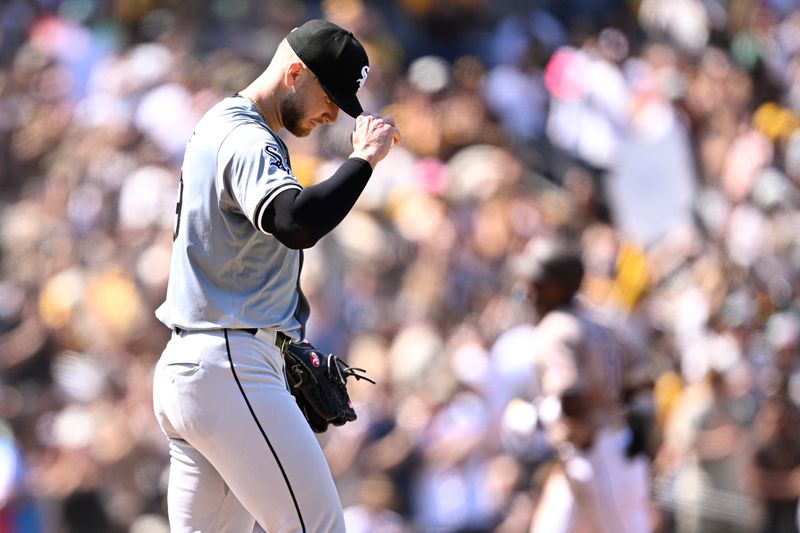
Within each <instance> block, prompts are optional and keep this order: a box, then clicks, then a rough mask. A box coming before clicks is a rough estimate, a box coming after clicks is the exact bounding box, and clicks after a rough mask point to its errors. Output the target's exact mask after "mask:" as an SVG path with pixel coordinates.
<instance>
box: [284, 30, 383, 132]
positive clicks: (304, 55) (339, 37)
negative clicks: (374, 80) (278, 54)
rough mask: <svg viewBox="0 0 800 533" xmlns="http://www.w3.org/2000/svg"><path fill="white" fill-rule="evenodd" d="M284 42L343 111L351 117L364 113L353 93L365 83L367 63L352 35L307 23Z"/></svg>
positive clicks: (362, 49) (362, 48)
mask: <svg viewBox="0 0 800 533" xmlns="http://www.w3.org/2000/svg"><path fill="white" fill-rule="evenodd" d="M286 40H287V41H289V46H291V47H292V50H294V53H295V54H297V57H299V58H300V59H301V60H302V61H303V63H305V65H306V66H307V67H308V68H309V69H311V72H313V73H314V75H315V76H316V77H317V79H319V83H320V85H322V88H323V89H324V90H325V92H326V93H327V94H328V96H329V97H330V99H331V100H333V101H334V102H335V103H336V105H338V106H339V108H340V109H341V110H342V111H344V112H345V113H347V114H348V115H350V116H351V117H357V116H358V115H360V114H361V113H362V112H363V108H362V107H361V103H359V101H358V98H357V97H356V92H357V91H358V90H359V89H360V88H361V86H362V85H364V82H365V81H367V73H368V72H369V59H368V58H367V52H366V51H365V50H364V47H363V46H361V43H359V42H358V40H357V39H356V38H355V37H354V36H353V34H352V33H350V32H349V31H347V30H345V29H344V28H340V27H339V26H337V25H336V24H334V23H333V22H329V21H327V20H310V21H308V22H306V23H305V24H303V25H302V26H300V27H299V28H295V29H293V30H292V31H291V32H290V33H289V35H288V36H287V37H286Z"/></svg>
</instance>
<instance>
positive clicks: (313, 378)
mask: <svg viewBox="0 0 800 533" xmlns="http://www.w3.org/2000/svg"><path fill="white" fill-rule="evenodd" d="M283 357H284V359H285V360H286V375H287V377H288V379H289V389H290V391H291V393H292V395H293V396H294V397H295V399H296V400H297V404H298V405H299V406H300V410H301V411H302V412H303V415H305V417H306V420H308V424H309V425H310V426H311V429H312V430H314V432H316V433H324V432H325V431H326V430H327V429H328V425H330V424H333V425H334V426H341V425H343V424H345V423H347V422H352V421H353V420H355V419H356V412H355V410H354V409H353V404H352V402H351V401H350V396H349V395H348V394H347V378H348V377H351V376H352V377H354V378H356V379H358V380H361V379H364V380H366V381H369V382H370V383H373V384H374V383H375V382H374V381H373V380H371V379H370V378H368V377H366V376H365V375H363V372H365V370H364V369H363V368H353V367H350V366H348V365H347V364H346V363H345V362H344V361H342V360H341V359H339V358H338V357H336V356H335V355H333V354H328V355H323V354H322V352H320V351H319V350H317V349H316V348H314V346H312V345H311V343H310V342H308V341H307V340H303V341H301V342H287V343H286V344H285V345H284V347H283Z"/></svg>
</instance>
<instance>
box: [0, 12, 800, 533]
mask: <svg viewBox="0 0 800 533" xmlns="http://www.w3.org/2000/svg"><path fill="white" fill-rule="evenodd" d="M317 17H324V18H328V19H331V20H333V21H335V22H337V23H339V24H341V25H342V26H344V27H347V28H349V29H351V30H352V31H353V32H354V33H355V34H356V35H357V36H358V38H359V39H360V40H361V41H362V42H363V43H364V44H365V47H366V48H367V51H368V53H369V56H370V63H371V70H370V76H369V82H368V83H367V84H366V85H365V86H364V88H363V90H362V91H361V92H360V93H359V95H360V99H361V101H362V103H364V107H365V108H366V109H367V110H375V111H379V112H381V113H385V114H388V115H391V116H393V117H394V118H395V120H396V122H397V125H398V126H399V128H400V130H401V131H402V132H403V137H404V140H403V143H402V144H400V145H398V146H397V147H395V148H394V149H393V151H392V152H391V154H390V155H389V157H388V158H387V162H385V163H383V164H382V165H380V166H379V167H378V168H377V170H376V172H375V174H374V175H373V177H372V178H371V180H370V183H369V185H368V186H367V189H366V190H365V192H364V194H363V195H362V197H361V199H360V200H359V202H358V204H357V205H356V208H355V209H354V210H353V212H351V213H350V215H348V217H347V218H346V219H345V221H344V222H343V223H342V224H341V225H340V227H338V228H337V229H336V230H335V231H334V232H333V233H331V234H330V235H329V236H327V237H326V238H325V239H323V240H322V241H321V242H320V243H319V244H318V245H317V246H316V247H315V248H313V249H311V250H309V251H308V253H307V256H306V257H307V260H306V264H305V266H304V270H303V278H302V283H303V287H304V290H305V293H306V294H307V296H308V297H309V300H310V302H311V308H312V315H311V320H310V323H309V326H308V336H309V338H310V339H312V341H313V342H314V344H316V345H317V346H321V347H325V348H326V349H328V350H330V351H333V352H336V353H338V354H341V355H342V356H343V357H344V358H345V359H346V360H347V361H348V362H349V363H350V364H351V365H354V366H359V367H363V368H366V369H367V370H368V372H369V375H370V376H371V377H373V378H374V379H376V381H377V382H378V384H377V385H375V386H372V385H369V384H362V383H355V384H353V385H351V393H352V396H353V399H354V401H355V403H356V408H357V412H358V413H359V419H358V421H356V422H355V423H352V424H348V425H347V426H344V427H342V428H338V429H336V430H334V431H333V433H332V435H330V438H329V440H328V442H327V444H326V445H325V452H326V455H327V457H328V459H329V462H330V465H331V468H332V471H333V473H334V477H335V479H336V481H337V486H338V487H339V489H340V494H341V497H342V502H343V504H344V506H345V508H346V511H345V514H346V519H347V523H348V530H349V531H351V532H355V533H359V532H368V531H373V532H378V531H379V532H387V533H392V532H412V531H419V532H442V533H445V532H447V533H450V532H452V533H456V532H459V533H467V532H476V533H477V532H490V531H494V532H498V533H514V532H525V531H528V529H529V527H530V524H531V517H532V516H533V513H534V509H535V508H536V505H537V503H538V501H539V495H540V491H541V487H542V482H543V479H544V477H545V475H546V471H547V469H548V468H549V465H551V463H552V461H553V453H552V449H551V447H550V446H549V444H548V442H547V440H546V439H545V438H544V437H543V434H542V432H541V430H540V424H539V423H538V422H537V420H538V419H539V418H540V417H541V416H543V413H541V412H539V410H537V405H536V403H535V402H533V400H534V398H532V397H531V396H532V394H533V392H532V388H531V387H530V386H529V385H530V384H529V383H527V381H526V380H528V379H527V378H530V379H529V380H528V381H530V380H532V379H533V377H531V372H532V371H531V369H530V368H529V366H528V364H527V363H528V362H529V359H530V357H529V356H530V354H526V353H524V347H523V349H522V350H508V349H507V348H505V347H504V346H505V345H503V344H502V343H497V342H496V341H497V339H498V338H499V337H500V336H501V335H502V334H503V333H504V332H507V331H508V330H510V329H511V328H512V327H514V326H515V325H517V324H520V323H524V322H532V321H533V320H534V319H535V317H534V316H533V310H532V306H531V304H530V302H529V301H528V300H527V298H526V297H525V296H524V294H523V293H522V292H521V291H520V290H519V280H518V279H515V277H514V276H513V275H512V269H511V268H510V267H511V265H512V263H513V261H514V258H516V257H517V256H519V254H520V253H521V252H522V251H523V250H524V248H525V246H526V244H527V243H528V242H529V241H530V240H531V239H532V238H537V237H547V236H555V235H558V236H561V237H565V238H568V239H570V240H572V241H573V242H575V243H579V244H580V246H581V251H582V254H583V259H584V263H585V267H586V276H585V280H584V284H583V286H582V288H581V292H580V298H581V301H582V302H583V303H585V305H587V306H590V307H592V308H594V309H596V310H598V312H600V313H603V314H604V315H606V316H608V317H610V318H611V320H613V323H614V324H615V326H616V327H617V328H618V329H619V330H620V331H621V332H622V333H623V334H624V335H625V336H626V337H627V338H629V339H631V341H632V342H634V343H636V345H637V346H639V347H640V348H641V351H642V353H643V354H644V356H643V357H644V361H643V362H644V368H645V371H646V375H647V378H648V382H649V383H650V384H651V385H652V393H651V397H652V410H651V411H652V416H651V417H649V418H648V419H647V423H646V433H647V435H648V438H647V445H646V446H645V450H644V452H643V453H646V454H647V456H648V457H649V461H650V481H651V487H650V489H649V494H648V498H649V500H650V502H651V509H650V515H651V521H652V529H653V530H654V531H662V532H672V531H675V532H681V533H683V532H714V531H727V532H730V531H743V532H744V531H753V532H758V531H764V532H767V531H769V532H784V531H785V532H789V531H797V525H796V524H797V520H796V516H797V502H798V496H800V468H799V467H800V358H799V357H798V350H800V346H799V345H798V343H799V342H800V307H798V304H797V302H796V298H797V296H798V292H799V291H800V194H799V193H800V189H798V187H800V1H798V0H669V1H666V0H627V1H626V0H540V1H514V0H492V1H489V0H446V1H435V2H434V1H431V0H395V1H390V0H383V1H375V2H372V1H370V2H366V1H362V0H325V1H322V2H303V1H299V0H270V1H257V0H213V1H208V2H206V1H200V0H190V1H184V2H175V1H170V0H113V1H111V0H109V1H100V0H5V1H4V2H2V3H0V532H2V533H5V532H14V533H16V532H20V533H37V532H58V533H61V532H64V533H73V532H74V533H78V532H80V533H94V532H97V533H115V532H131V533H162V532H166V531H168V526H167V523H166V519H165V517H166V514H165V507H164V506H165V488H166V484H165V480H166V477H165V476H166V469H167V467H168V459H169V458H168V453H167V447H166V440H165V438H164V437H163V435H162V434H161V433H160V431H159V429H158V426H157V424H156V423H155V419H154V417H153V414H152V407H151V406H152V403H151V376H152V368H153V365H154V363H155V361H156V359H157V358H158V356H159V354H160V352H161V349H162V348H163V346H164V344H165V343H166V341H167V339H168V337H169V334H170V332H169V331H168V330H167V329H166V328H165V327H164V326H163V325H161V324H160V323H159V322H157V321H156V319H155V317H154V316H153V310H154V309H155V308H156V307H157V306H158V305H159V304H160V303H161V301H162V299H163V297H164V291H165V287H166V276H167V272H168V262H169V254H170V246H171V243H172V238H171V235H172V233H171V232H172V224H173V216H174V205H175V199H176V194H177V183H178V176H179V172H180V170H179V169H180V165H181V158H182V152H183V148H184V145H185V142H186V141H187V140H188V138H189V136H190V134H191V131H192V128H193V127H194V124H195V122H196V121H197V120H198V119H199V117H200V116H202V114H203V113H204V112H205V111H206V110H207V109H208V108H210V107H211V106H212V105H213V104H214V103H215V102H216V101H218V100H219V99H220V98H222V97H224V96H227V95H230V94H232V93H234V92H236V91H238V90H240V89H241V88H243V87H245V86H246V85H247V84H248V83H249V82H250V81H251V80H252V79H254V78H255V77H256V76H257V75H258V74H259V73H260V72H261V71H262V70H263V68H265V66H266V64H267V63H268V61H269V58H270V57H271V55H272V52H273V51H274V49H275V46H276V45H277V43H278V42H279V40H280V39H281V38H282V37H283V36H284V35H285V34H286V33H287V32H288V30H290V29H291V28H293V27H295V26H297V25H299V24H300V23H302V22H303V21H305V20H307V19H309V18H317ZM352 127H353V121H352V119H350V118H349V117H347V116H345V115H344V114H340V118H339V121H338V122H337V123H336V124H335V125H332V126H328V127H326V128H321V129H319V130H318V131H315V133H314V134H313V135H312V136H310V137H309V138H306V139H295V138H292V137H291V136H288V135H287V136H285V137H284V140H285V141H286V142H287V144H288V145H289V149H290V152H291V154H292V162H293V170H294V173H295V174H296V175H297V176H298V179H300V180H301V182H303V183H305V184H311V183H315V182H317V181H318V180H321V179H324V178H325V177H327V176H328V175H330V173H331V171H332V169H335V168H336V167H337V166H338V164H339V163H340V162H341V161H342V160H343V159H344V158H346V157H347V155H348V154H349V148H350V147H349V144H348V139H349V133H350V131H351V129H352ZM795 230H798V234H795V233H794V231H795ZM521 377H524V378H526V379H521ZM544 533H547V532H544Z"/></svg>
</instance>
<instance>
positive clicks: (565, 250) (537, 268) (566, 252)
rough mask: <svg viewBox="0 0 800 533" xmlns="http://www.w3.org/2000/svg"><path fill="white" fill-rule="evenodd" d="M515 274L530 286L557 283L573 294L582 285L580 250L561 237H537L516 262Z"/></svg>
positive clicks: (582, 269)
mask: <svg viewBox="0 0 800 533" xmlns="http://www.w3.org/2000/svg"><path fill="white" fill-rule="evenodd" d="M513 270H514V272H515V274H516V275H517V276H518V277H520V278H522V279H523V280H525V281H527V282H528V283H536V284H539V285H541V284H545V283H554V284H558V285H559V286H561V287H562V288H564V289H566V290H567V291H568V292H569V293H570V295H574V294H576V293H577V292H578V290H579V289H580V286H581V283H582V282H583V275H584V267H583V257H582V254H581V251H580V248H579V247H578V246H576V245H574V244H573V243H571V242H569V241H567V240H565V239H562V238H534V239H531V241H530V242H528V244H527V246H526V247H525V250H524V251H523V252H522V253H521V254H520V255H519V256H518V257H517V259H516V260H515V261H514V266H513Z"/></svg>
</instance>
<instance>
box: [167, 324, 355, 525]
mask: <svg viewBox="0 0 800 533" xmlns="http://www.w3.org/2000/svg"><path fill="white" fill-rule="evenodd" d="M153 406H154V411H155V415H156V418H157V419H158V422H159V424H160V426H161V429H162V430H163V431H164V433H165V434H166V435H167V437H168V438H169V452H170V473H169V488H168V493H167V506H168V514H169V522H170V530H171V532H172V533H195V532H202V533H250V532H251V531H252V530H253V527H254V525H255V522H256V521H258V523H259V524H260V525H261V526H262V527H263V528H264V529H265V530H266V531H268V532H269V533H295V532H298V533H299V532H304V533H311V532H314V533H317V532H331V533H341V532H344V531H345V527H344V519H343V516H342V504H341V501H340V500H339V495H338V493H337V491H336V486H335V485H334V482H333V478H332V476H331V473H330V469H329V468H328V464H327V462H326V460H325V456H324V455H323V453H322V449H321V447H320V445H319V442H318V441H317V439H316V438H315V436H314V433H313V432H312V431H311V428H310V427H309V426H308V423H307V422H306V420H305V418H304V417H303V415H302V413H301V412H300V409H299V408H298V406H297V403H296V402H295V400H294V397H293V396H292V395H291V393H290V392H289V391H288V389H287V386H286V379H285V374H284V363H283V356H282V355H281V353H280V351H279V350H278V348H277V346H275V332H271V331H269V330H259V332H258V333H257V334H256V335H252V334H251V333H248V332H246V331H241V330H213V331H202V332H201V331H196V332H184V331H181V332H180V333H174V334H173V335H172V338H171V339H170V341H169V342H168V343H167V346H166V348H165V349H164V352H163V353H162V355H161V358H160V359H159V361H158V363H157V365H156V367H155V374H154V377H153Z"/></svg>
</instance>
